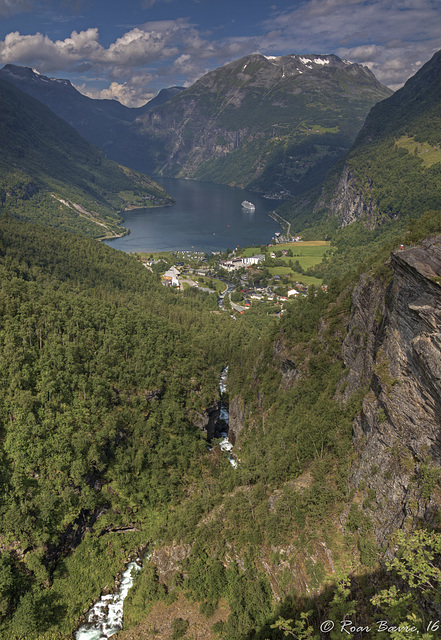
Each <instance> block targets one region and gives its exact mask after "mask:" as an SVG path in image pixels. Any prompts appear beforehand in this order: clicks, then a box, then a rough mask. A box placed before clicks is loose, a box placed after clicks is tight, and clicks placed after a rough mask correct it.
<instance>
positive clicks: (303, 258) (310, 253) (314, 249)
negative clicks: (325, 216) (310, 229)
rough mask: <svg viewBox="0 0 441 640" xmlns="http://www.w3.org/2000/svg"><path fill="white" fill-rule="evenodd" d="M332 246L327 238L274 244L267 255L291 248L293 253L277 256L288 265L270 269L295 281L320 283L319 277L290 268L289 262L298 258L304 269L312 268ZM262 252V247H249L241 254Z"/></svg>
mask: <svg viewBox="0 0 441 640" xmlns="http://www.w3.org/2000/svg"><path fill="white" fill-rule="evenodd" d="M330 246H331V243H330V242H327V241H325V240H310V241H307V242H285V243H281V244H276V245H273V246H272V247H270V248H269V251H268V254H267V255H269V253H272V252H274V253H275V252H276V251H283V250H286V251H288V249H291V251H292V254H293V255H292V256H281V257H280V258H277V259H278V260H282V261H283V262H284V263H285V264H286V267H285V266H279V267H269V268H268V270H269V272H270V273H271V275H280V276H282V275H287V276H289V277H290V278H291V279H292V280H293V281H297V282H303V283H304V284H307V285H311V284H314V285H320V284H321V282H322V281H321V280H320V279H319V278H314V277H313V276H305V275H303V274H300V273H298V272H297V271H295V270H294V269H292V268H290V266H289V262H290V260H291V261H293V262H295V261H296V260H298V261H299V263H300V266H301V267H302V269H310V268H311V267H313V266H315V265H316V264H320V262H321V261H322V260H323V256H324V255H325V254H326V252H327V251H329V250H330ZM260 252H261V251H260V247H248V248H247V249H245V250H244V252H243V253H242V254H241V255H244V256H253V255H255V254H256V253H260Z"/></svg>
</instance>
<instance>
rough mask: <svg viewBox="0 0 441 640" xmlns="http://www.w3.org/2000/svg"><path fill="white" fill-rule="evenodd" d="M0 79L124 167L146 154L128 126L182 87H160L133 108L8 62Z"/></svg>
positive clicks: (138, 162) (138, 160) (68, 82)
mask: <svg viewBox="0 0 441 640" xmlns="http://www.w3.org/2000/svg"><path fill="white" fill-rule="evenodd" d="M0 78H1V79H3V80H7V81H8V82H10V83H11V84H13V85H14V86H16V87H17V88H18V89H21V90H22V91H24V92H25V93H28V94H29V95H31V96H32V97H33V98H36V99H37V100H39V101H40V102H42V103H43V104H45V105H46V106H47V107H49V109H51V111H53V112H54V113H55V114H56V115H57V116H59V117H60V118H62V119H63V120H65V121H66V122H67V123H68V124H70V125H71V126H73V127H74V128H75V129H76V130H77V131H78V133H79V134H80V135H81V136H82V137H83V138H85V139H86V140H88V141H89V142H91V143H92V144H94V145H96V146H98V147H101V148H102V149H103V151H104V152H105V154H106V157H108V158H109V159H111V160H115V161H116V162H120V163H121V164H124V165H125V166H133V165H136V164H138V165H139V164H142V161H143V157H144V156H145V151H142V150H138V149H137V147H138V138H137V136H136V135H135V133H133V134H132V129H131V126H130V125H131V124H132V123H133V122H134V120H135V119H136V118H137V117H138V116H139V115H140V114H142V113H144V112H145V111H146V110H148V109H150V108H153V107H155V106H158V105H161V104H162V103H163V102H166V101H167V100H169V99H170V98H172V97H173V96H174V95H176V93H179V91H181V90H182V89H183V87H170V88H168V89H162V90H161V91H160V92H159V93H158V95H157V96H156V97H155V98H153V100H151V101H150V102H149V103H147V104H146V105H144V106H143V107H140V108H137V109H135V108H129V107H126V106H124V105H122V104H121V103H120V102H118V101H117V100H99V99H92V98H88V97H87V96H85V95H83V94H82V93H80V92H79V91H78V90H77V89H76V88H75V87H74V86H73V85H72V84H71V82H70V81H69V80H65V79H61V80H59V79H56V78H49V77H47V76H45V75H43V74H41V73H39V72H38V71H36V70H34V69H30V68H29V67H22V66H18V65H13V64H7V65H5V66H4V67H3V68H2V69H0Z"/></svg>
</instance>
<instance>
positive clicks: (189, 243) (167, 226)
mask: <svg viewBox="0 0 441 640" xmlns="http://www.w3.org/2000/svg"><path fill="white" fill-rule="evenodd" d="M158 182H160V184H162V185H163V186H164V188H165V189H166V190H167V191H168V193H169V194H170V195H171V196H173V198H174V199H175V200H176V204H175V205H173V206H172V207H161V208H158V209H140V210H138V211H136V212H127V213H126V214H125V217H124V222H123V225H124V226H125V227H127V228H128V229H130V234H129V235H127V236H124V237H123V238H116V239H115V240H108V241H106V244H108V245H109V246H111V247H115V248H116V249H121V250H122V251H126V252H132V251H171V250H174V249H195V250H196V251H224V250H225V249H227V248H230V249H234V248H235V247H237V246H238V245H239V246H244V245H259V244H267V243H268V242H270V240H271V238H272V237H273V236H274V234H275V233H276V231H281V227H280V226H279V225H278V224H277V223H276V222H274V220H272V219H271V218H270V217H269V216H268V213H269V212H270V211H273V210H274V209H275V208H276V207H277V206H279V205H280V204H281V202H280V200H267V199H266V198H263V197H262V196H259V195H257V194H255V193H253V192H251V191H245V190H244V189H236V188H234V187H225V186H223V185H217V184H211V183H208V182H197V181H195V180H179V179H175V178H161V179H160V180H158ZM243 200H249V201H251V202H253V203H254V204H255V206H256V211H255V213H251V214H250V213H245V212H244V211H243V210H242V207H241V202H242V201H243Z"/></svg>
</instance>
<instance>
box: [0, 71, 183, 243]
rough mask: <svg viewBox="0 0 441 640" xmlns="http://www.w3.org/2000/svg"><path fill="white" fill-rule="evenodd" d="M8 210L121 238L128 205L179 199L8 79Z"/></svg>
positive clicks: (2, 173)
mask: <svg viewBox="0 0 441 640" xmlns="http://www.w3.org/2000/svg"><path fill="white" fill-rule="evenodd" d="M0 96H1V104H0V109H1V118H0V137H1V140H2V156H1V158H0V188H1V190H2V203H1V204H2V208H4V209H5V211H7V212H8V213H9V214H10V215H13V216H15V217H18V218H20V219H22V220H32V221H34V222H35V221H37V222H40V223H44V224H47V225H49V226H60V227H61V228H64V229H67V230H71V231H76V232H77V233H78V232H79V231H81V232H83V233H86V234H89V235H93V236H94V237H101V236H106V235H107V234H109V235H111V236H114V235H118V234H120V233H121V232H124V231H125V230H124V229H123V228H122V227H120V226H119V225H120V222H121V218H120V216H119V212H120V211H121V210H123V209H126V208H136V207H141V206H144V207H148V206H152V205H159V204H161V205H164V204H171V203H172V202H173V200H172V199H171V198H170V197H169V196H168V195H167V194H166V192H165V191H164V189H163V188H162V187H160V186H159V185H158V184H156V183H155V182H154V181H153V180H151V179H150V178H148V177H147V176H144V175H142V174H138V173H137V172H136V171H134V170H132V169H128V168H126V167H122V166H120V165H117V164H116V163H114V162H112V161H111V160H108V159H106V158H105V157H104V155H103V152H102V151H101V150H100V149H98V148H97V147H95V146H93V145H92V144H90V143H89V142H87V141H86V140H84V139H83V138H82V137H81V136H80V135H79V134H78V133H77V131H76V130H75V129H74V128H73V127H71V126H70V125H68V124H67V123H66V122H65V121H64V120H62V119H61V118H59V117H58V116H56V115H55V114H54V113H53V112H52V111H51V110H50V109H49V108H48V107H46V106H45V105H43V104H42V103H41V102H39V101H38V100H36V99H34V98H32V97H31V96H29V95H28V94H26V93H24V92H22V91H21V90H20V89H18V88H16V87H15V86H13V85H12V84H10V83H9V82H7V81H6V80H1V79H0Z"/></svg>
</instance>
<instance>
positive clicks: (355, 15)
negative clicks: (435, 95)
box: [265, 0, 440, 86]
mask: <svg viewBox="0 0 441 640" xmlns="http://www.w3.org/2000/svg"><path fill="white" fill-rule="evenodd" d="M439 21H440V16H439V4H438V0H311V1H305V2H302V3H301V4H300V5H298V6H297V7H295V8H293V9H291V10H285V11H282V12H279V13H278V14H275V15H273V16H272V18H271V19H270V20H267V21H266V23H265V27H266V29H267V30H268V34H269V36H270V37H271V38H272V39H273V41H274V45H275V48H278V49H279V50H280V51H281V52H282V51H285V52H286V51H287V48H291V49H292V50H293V51H295V52H296V53H300V52H304V53H306V52H310V53H313V52H314V53H336V54H337V55H339V56H341V57H343V58H347V59H349V60H352V61H354V62H359V63H360V64H365V65H367V66H369V67H370V68H371V69H372V70H373V71H374V73H375V75H376V76H377V78H378V79H379V80H380V81H381V82H383V83H384V84H387V85H389V86H390V85H395V86H396V85H397V84H398V85H399V84H402V83H403V82H405V80H406V79H407V78H408V77H409V76H411V75H413V74H414V73H415V72H416V71H417V69H418V66H419V65H420V64H421V62H420V61H421V60H423V61H427V60H428V59H429V58H430V57H431V56H432V55H433V53H434V52H435V51H436V50H437V49H438V48H439ZM267 37H268V36H267ZM400 59H401V64H400V63H399V60H400ZM417 61H419V64H418V65H417V64H416V62H417Z"/></svg>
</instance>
